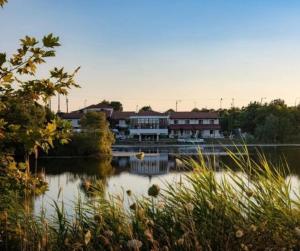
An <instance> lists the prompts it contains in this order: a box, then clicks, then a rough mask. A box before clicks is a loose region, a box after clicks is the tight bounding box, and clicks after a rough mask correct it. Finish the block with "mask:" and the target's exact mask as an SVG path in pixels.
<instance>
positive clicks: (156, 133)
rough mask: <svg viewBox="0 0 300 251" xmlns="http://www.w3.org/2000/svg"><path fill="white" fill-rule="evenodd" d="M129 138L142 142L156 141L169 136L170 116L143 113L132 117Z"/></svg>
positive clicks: (152, 112)
mask: <svg viewBox="0 0 300 251" xmlns="http://www.w3.org/2000/svg"><path fill="white" fill-rule="evenodd" d="M129 118H130V125H129V136H130V137H131V138H138V139H139V141H142V140H156V141H159V138H160V137H167V136H168V119H169V115H167V114H165V113H160V112H154V111H141V112H138V113H136V114H134V115H131V116H130V117H129Z"/></svg>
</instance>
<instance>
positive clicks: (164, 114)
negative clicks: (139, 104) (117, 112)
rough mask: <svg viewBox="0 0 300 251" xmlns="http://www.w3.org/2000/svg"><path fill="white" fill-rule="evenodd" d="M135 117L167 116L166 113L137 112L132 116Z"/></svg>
mask: <svg viewBox="0 0 300 251" xmlns="http://www.w3.org/2000/svg"><path fill="white" fill-rule="evenodd" d="M132 116H136V117H144V116H149V117H151V116H168V114H166V113H161V112H155V111H139V112H138V113H136V114H134V115H132Z"/></svg>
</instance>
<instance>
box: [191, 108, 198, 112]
mask: <svg viewBox="0 0 300 251" xmlns="http://www.w3.org/2000/svg"><path fill="white" fill-rule="evenodd" d="M192 112H200V109H198V108H197V107H195V108H193V110H192Z"/></svg>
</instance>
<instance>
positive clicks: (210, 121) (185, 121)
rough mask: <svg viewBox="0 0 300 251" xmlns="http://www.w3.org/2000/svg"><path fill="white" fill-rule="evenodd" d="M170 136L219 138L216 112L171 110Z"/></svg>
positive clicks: (218, 122)
mask: <svg viewBox="0 0 300 251" xmlns="http://www.w3.org/2000/svg"><path fill="white" fill-rule="evenodd" d="M168 124H169V136H170V138H196V139H197V138H220V137H221V134H220V121H219V115H218V113H217V112H171V113H170V114H169V121H168Z"/></svg>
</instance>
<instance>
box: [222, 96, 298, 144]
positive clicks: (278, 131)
mask: <svg viewBox="0 0 300 251" xmlns="http://www.w3.org/2000/svg"><path fill="white" fill-rule="evenodd" d="M220 117H221V128H222V131H223V132H224V134H225V135H230V134H234V133H235V131H237V130H238V129H241V131H242V132H243V133H247V135H248V136H249V135H251V136H250V137H254V138H255V139H256V141H259V142H265V143H283V142H296V141H298V140H299V138H300V127H299V124H300V107H299V106H298V107H288V106H287V105H286V104H285V103H284V101H283V100H280V99H279V100H273V101H272V102H270V103H269V104H267V103H265V104H261V103H258V102H254V103H250V104H249V105H248V106H246V107H242V108H241V109H239V108H236V107H234V108H231V109H229V110H221V111H220Z"/></svg>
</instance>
